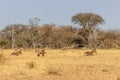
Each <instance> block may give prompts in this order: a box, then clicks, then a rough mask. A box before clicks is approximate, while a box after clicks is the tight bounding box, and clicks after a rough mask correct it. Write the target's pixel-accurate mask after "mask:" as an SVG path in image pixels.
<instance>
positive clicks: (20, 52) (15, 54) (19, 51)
mask: <svg viewBox="0 0 120 80" xmlns="http://www.w3.org/2000/svg"><path fill="white" fill-rule="evenodd" d="M19 54H22V51H21V49H19V50H17V51H15V52H12V53H11V55H13V56H18V55H19Z"/></svg>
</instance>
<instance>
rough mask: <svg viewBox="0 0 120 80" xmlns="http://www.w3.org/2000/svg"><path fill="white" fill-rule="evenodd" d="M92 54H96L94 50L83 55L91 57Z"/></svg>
mask: <svg viewBox="0 0 120 80" xmlns="http://www.w3.org/2000/svg"><path fill="white" fill-rule="evenodd" d="M94 53H97V51H96V49H95V48H94V49H93V50H91V51H86V52H84V55H85V56H93V54H94Z"/></svg>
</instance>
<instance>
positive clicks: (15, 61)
mask: <svg viewBox="0 0 120 80" xmlns="http://www.w3.org/2000/svg"><path fill="white" fill-rule="evenodd" d="M85 51H86V49H68V50H58V49H46V54H45V57H37V56H36V55H37V53H35V51H34V50H28V49H27V50H23V54H22V55H19V56H11V55H10V53H11V52H13V50H1V54H3V56H0V61H1V62H0V80H120V50H119V49H109V50H97V55H94V56H83V53H84V52H85Z"/></svg>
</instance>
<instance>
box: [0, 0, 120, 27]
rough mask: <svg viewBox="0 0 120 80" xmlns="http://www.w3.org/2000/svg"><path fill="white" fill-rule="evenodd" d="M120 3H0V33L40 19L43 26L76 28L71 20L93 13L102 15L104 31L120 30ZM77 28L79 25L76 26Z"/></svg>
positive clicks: (100, 0)
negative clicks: (33, 19) (36, 18)
mask: <svg viewBox="0 0 120 80" xmlns="http://www.w3.org/2000/svg"><path fill="white" fill-rule="evenodd" d="M119 8H120V0H0V29H3V28H5V27H6V26H7V25H10V24H28V21H29V19H30V18H34V17H39V18H40V20H41V21H40V25H43V24H51V23H53V24H56V25H74V24H73V23H72V22H71V17H72V16H74V15H75V14H78V13H88V12H92V13H95V14H98V15H100V16H101V17H102V18H103V19H104V20H105V24H104V25H99V26H98V27H99V28H100V29H118V28H119V29H120V9H119ZM75 26H76V25H75Z"/></svg>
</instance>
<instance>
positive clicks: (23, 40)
mask: <svg viewBox="0 0 120 80" xmlns="http://www.w3.org/2000/svg"><path fill="white" fill-rule="evenodd" d="M13 28H14V32H13ZM93 31H94V36H92V35H90V33H91V32H93ZM12 44H13V46H12ZM0 47H1V48H12V47H14V48H18V47H24V48H35V47H49V48H64V47H72V48H80V47H87V48H93V47H96V48H119V47H120V31H119V30H99V29H92V28H76V27H74V26H69V25H68V26H57V25H54V24H45V25H42V26H37V27H36V26H30V25H23V24H14V25H9V26H7V27H6V28H5V29H3V30H1V31H0Z"/></svg>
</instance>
